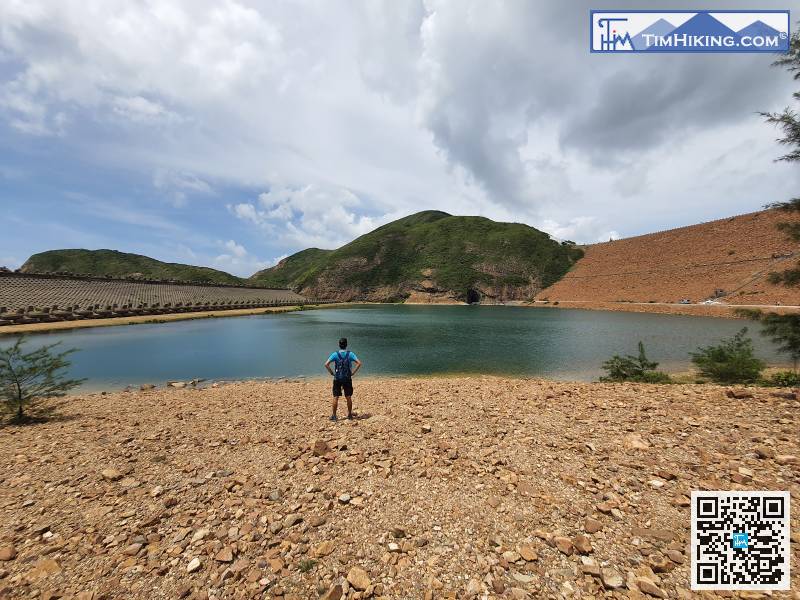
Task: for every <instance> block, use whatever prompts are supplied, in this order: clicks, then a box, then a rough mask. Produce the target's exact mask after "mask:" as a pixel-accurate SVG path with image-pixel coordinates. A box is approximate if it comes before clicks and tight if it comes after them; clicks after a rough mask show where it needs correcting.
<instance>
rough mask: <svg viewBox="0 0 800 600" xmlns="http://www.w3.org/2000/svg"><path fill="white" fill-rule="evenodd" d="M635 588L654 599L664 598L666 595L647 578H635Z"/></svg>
mask: <svg viewBox="0 0 800 600" xmlns="http://www.w3.org/2000/svg"><path fill="white" fill-rule="evenodd" d="M636 587H638V588H639V589H640V590H641V591H642V592H644V593H645V594H647V595H649V596H653V597H655V598H666V597H667V594H666V593H664V591H663V590H662V589H661V588H659V587H658V586H657V585H656V584H655V583H653V582H652V581H650V580H649V579H648V578H647V577H637V578H636Z"/></svg>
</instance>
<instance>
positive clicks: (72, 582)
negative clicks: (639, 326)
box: [0, 377, 800, 600]
mask: <svg viewBox="0 0 800 600" xmlns="http://www.w3.org/2000/svg"><path fill="white" fill-rule="evenodd" d="M329 385H330V384H329V382H328V381H325V380H308V381H275V382H266V383H256V382H250V383H233V384H228V385H223V386H221V387H218V388H209V389H204V390H195V389H167V390H151V391H144V392H135V393H124V392H120V393H115V394H109V395H99V394H96V395H89V396H83V397H75V398H70V399H69V400H64V401H63V402H62V406H61V409H60V415H61V418H60V419H57V420H52V421H50V422H47V423H44V424H38V425H29V426H25V427H20V428H12V427H6V428H0V445H1V446H2V448H3V449H4V451H3V452H2V453H0V514H2V519H0V597H3V598H6V597H9V598H32V597H36V598H56V597H61V598H65V599H66V598H72V599H73V600H75V599H80V600H87V599H88V600H98V599H100V598H109V599H111V598H132V599H137V598H142V599H148V600H160V599H173V598H193V599H196V600H199V599H204V600H205V599H210V598H218V599H223V598H284V599H285V600H290V599H292V600H305V599H308V598H318V597H324V598H326V599H328V600H331V599H339V598H345V599H348V600H358V599H362V598H381V597H382V598H398V599H399V598H403V599H407V598H498V599H499V598H516V599H524V598H529V599H534V598H578V597H583V598H600V597H603V598H637V599H640V600H642V599H643V598H647V597H653V596H652V595H653V594H655V597H666V598H695V597H698V598H700V597H702V598H709V599H713V598H718V597H720V596H717V595H714V594H713V593H704V594H703V595H702V596H700V595H695V594H693V593H692V592H690V591H689V589H688V588H689V560H690V553H689V548H688V540H689V534H690V519H689V516H690V508H689V495H690V493H691V491H692V490H698V489H706V490H717V489H723V490H736V489H759V490H786V489H788V490H790V492H791V494H792V496H793V502H792V503H793V504H794V505H795V506H796V505H797V502H798V498H799V496H798V494H800V459H798V458H797V457H798V455H800V441H799V440H798V437H797V411H798V408H800V407H798V401H797V400H796V399H795V398H794V395H792V394H786V393H785V392H782V391H780V390H775V389H766V388H754V389H750V390H742V391H744V392H745V393H744V394H738V396H739V397H738V398H732V397H729V396H728V395H727V394H726V390H725V389H724V388H722V387H718V386H710V385H709V386H699V385H670V386H656V385H652V386H650V385H628V384H581V383H565V382H553V381H544V380H529V379H501V378H495V377H469V378H467V377H465V378H447V379H391V378H389V379H386V378H384V379H365V380H359V381H357V386H356V395H355V407H356V413H357V417H358V418H357V419H356V420H354V421H340V422H338V423H333V422H331V421H328V420H327V412H328V394H329ZM342 412H343V411H342ZM340 414H341V412H340ZM793 514H794V516H793V521H792V524H791V525H792V531H793V532H794V533H793V534H792V549H791V552H792V555H793V559H792V560H793V562H794V565H793V568H792V583H793V586H792V587H793V589H794V590H797V589H798V586H800V569H798V568H797V564H798V562H797V561H798V559H799V558H800V550H799V549H798V544H799V543H800V539H798V537H797V532H798V526H799V525H800V523H798V513H797V512H796V511H794V513H793ZM643 592H644V593H645V594H650V596H646V595H643ZM749 594H751V595H748V596H738V595H737V594H730V593H726V594H725V597H748V598H757V597H758V598H760V597H764V596H762V595H759V594H756V593H754V592H749ZM772 597H773V598H797V597H798V596H797V592H796V591H795V592H778V593H774V595H773V596H772Z"/></svg>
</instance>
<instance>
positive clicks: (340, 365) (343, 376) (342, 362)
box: [334, 350, 353, 381]
mask: <svg viewBox="0 0 800 600" xmlns="http://www.w3.org/2000/svg"><path fill="white" fill-rule="evenodd" d="M334 369H335V371H336V375H334V377H335V378H336V379H337V380H338V381H346V380H348V379H350V378H351V377H352V376H353V374H352V372H351V371H350V351H349V350H345V351H344V356H342V351H341V350H339V351H338V352H337V353H336V359H335V364H334Z"/></svg>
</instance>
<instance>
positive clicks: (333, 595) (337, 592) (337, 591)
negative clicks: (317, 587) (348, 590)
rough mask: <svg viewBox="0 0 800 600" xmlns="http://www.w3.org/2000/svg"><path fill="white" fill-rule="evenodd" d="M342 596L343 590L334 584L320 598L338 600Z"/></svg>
mask: <svg viewBox="0 0 800 600" xmlns="http://www.w3.org/2000/svg"><path fill="white" fill-rule="evenodd" d="M343 594H344V590H343V589H342V586H341V585H339V584H336V585H334V586H332V587H331V589H329V590H328V593H327V594H325V595H324V596H323V597H322V600H340V599H341V597H342V595H343Z"/></svg>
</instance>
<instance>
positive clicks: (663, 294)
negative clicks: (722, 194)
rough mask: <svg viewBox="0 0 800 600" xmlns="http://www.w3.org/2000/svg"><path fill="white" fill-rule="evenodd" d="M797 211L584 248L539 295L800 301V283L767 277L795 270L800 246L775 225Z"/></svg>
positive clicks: (571, 298) (606, 299)
mask: <svg viewBox="0 0 800 600" xmlns="http://www.w3.org/2000/svg"><path fill="white" fill-rule="evenodd" d="M797 219H798V217H797V216H795V214H793V213H787V212H782V211H778V210H766V211H759V212H754V213H749V214H745V215H739V216H736V217H730V218H727V219H720V220H718V221H711V222H708V223H701V224H699V225H691V226H688V227H680V228H677V229H671V230H668V231H661V232H658V233H651V234H647V235H640V236H636V237H632V238H627V239H622V240H615V241H613V242H605V243H602V244H593V245H590V246H585V247H584V249H585V255H584V257H583V258H582V259H581V260H580V261H578V262H577V264H576V265H575V267H574V268H573V269H572V270H571V271H570V272H569V273H568V274H567V275H566V276H565V277H563V278H562V279H560V280H559V281H557V282H556V283H555V284H553V285H552V286H550V287H549V288H547V289H545V290H543V291H542V292H541V293H540V294H538V296H537V299H540V300H543V299H547V300H550V301H551V302H552V301H593V302H679V301H680V300H682V299H689V300H691V301H692V302H700V301H703V300H706V299H709V298H712V297H716V296H719V297H720V300H721V301H723V302H725V303H728V304H776V303H781V304H784V305H798V304H800V287H793V288H792V287H786V286H784V285H781V284H772V283H770V282H769V279H768V275H769V273H770V272H773V271H782V270H784V269H788V268H792V267H794V266H795V264H796V263H797V259H798V256H800V243H798V242H793V241H790V240H788V239H787V237H786V234H785V233H784V232H782V231H779V230H778V229H777V224H778V223H780V222H786V221H794V220H797Z"/></svg>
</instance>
